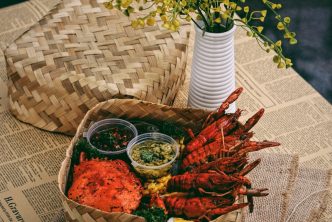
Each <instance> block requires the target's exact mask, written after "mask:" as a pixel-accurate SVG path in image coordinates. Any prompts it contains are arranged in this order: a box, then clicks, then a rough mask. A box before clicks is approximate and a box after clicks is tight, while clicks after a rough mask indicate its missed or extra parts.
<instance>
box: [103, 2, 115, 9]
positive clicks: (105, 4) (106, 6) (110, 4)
mask: <svg viewBox="0 0 332 222" xmlns="http://www.w3.org/2000/svg"><path fill="white" fill-rule="evenodd" d="M104 6H105V8H107V9H113V4H112V2H104Z"/></svg>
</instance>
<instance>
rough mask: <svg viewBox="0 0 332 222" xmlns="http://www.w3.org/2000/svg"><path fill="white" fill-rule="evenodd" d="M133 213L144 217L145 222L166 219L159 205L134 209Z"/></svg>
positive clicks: (157, 221)
mask: <svg viewBox="0 0 332 222" xmlns="http://www.w3.org/2000/svg"><path fill="white" fill-rule="evenodd" d="M134 214H135V215H137V216H140V217H144V218H145V220H146V222H165V221H166V220H167V215H166V214H165V212H164V210H163V209H161V208H159V207H151V208H147V209H146V208H145V209H140V210H136V211H135V212H134Z"/></svg>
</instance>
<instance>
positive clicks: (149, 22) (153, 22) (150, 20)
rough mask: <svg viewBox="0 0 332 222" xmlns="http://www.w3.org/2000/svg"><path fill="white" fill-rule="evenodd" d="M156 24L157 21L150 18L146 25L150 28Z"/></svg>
mask: <svg viewBox="0 0 332 222" xmlns="http://www.w3.org/2000/svg"><path fill="white" fill-rule="evenodd" d="M155 23H156V20H155V19H154V18H153V17H149V18H148V19H147V20H146V24H147V25H149V26H153V25H154V24H155Z"/></svg>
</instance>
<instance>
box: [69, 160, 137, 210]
mask: <svg viewBox="0 0 332 222" xmlns="http://www.w3.org/2000/svg"><path fill="white" fill-rule="evenodd" d="M81 159H82V160H83V161H81V162H80V164H79V165H76V166H74V178H73V184H72V186H71V187H70V189H69V191H68V198H70V199H72V200H74V201H76V202H78V203H80V204H84V205H87V206H90V207H94V208H97V209H100V210H103V211H107V212H126V213H131V212H133V211H134V210H135V209H136V208H137V207H138V206H139V204H140V200H141V198H142V193H141V191H142V185H141V182H140V180H139V179H138V178H137V177H136V176H135V174H134V173H132V172H131V171H130V169H129V167H128V165H127V164H126V163H125V162H124V161H122V160H100V159H92V160H84V158H81Z"/></svg>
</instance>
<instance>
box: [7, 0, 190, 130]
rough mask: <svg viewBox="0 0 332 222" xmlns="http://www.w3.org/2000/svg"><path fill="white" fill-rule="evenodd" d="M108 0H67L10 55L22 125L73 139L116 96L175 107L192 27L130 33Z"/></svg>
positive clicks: (13, 99)
mask: <svg viewBox="0 0 332 222" xmlns="http://www.w3.org/2000/svg"><path fill="white" fill-rule="evenodd" d="M102 2H103V0H89V1H86V0H75V1H73V0H64V1H61V2H60V3H59V4H58V5H56V6H55V8H54V9H52V10H51V11H50V12H49V13H48V14H47V15H46V16H45V17H44V18H43V19H42V20H40V21H39V22H38V23H37V24H36V25H34V26H33V27H32V28H31V29H30V30H29V31H27V32H26V33H24V34H23V35H22V36H21V37H20V38H18V39H17V40H16V41H15V42H14V43H13V44H11V45H10V46H9V47H8V49H7V50H6V52H5V56H6V60H7V63H8V66H7V67H8V77H9V102H10V109H11V111H12V113H13V114H14V115H15V116H16V117H17V118H18V119H20V120H22V121H24V122H28V123H30V124H33V125H34V126H37V127H39V128H43V129H45V130H49V131H58V132H65V133H69V134H74V133H75V130H76V128H77V126H78V124H79V123H80V121H81V120H82V118H83V117H84V115H85V113H86V112H87V111H88V110H89V109H91V108H92V107H93V106H94V105H96V104H97V103H99V102H101V101H105V100H108V99H111V98H137V99H141V100H147V101H151V102H155V103H162V104H168V105H171V104H172V103H173V101H174V98H175V96H176V93H177V91H178V89H179V87H180V86H181V84H182V83H183V81H184V78H185V74H184V70H185V65H186V56H187V55H186V53H187V45H188V40H189V31H190V25H189V24H183V27H182V28H181V29H180V31H179V32H170V31H168V30H165V29H163V28H161V23H160V22H158V25H156V26H153V27H148V26H146V27H145V28H143V29H137V30H135V29H133V28H132V27H131V25H130V20H129V19H128V18H127V17H126V16H124V15H123V14H122V13H121V12H119V11H118V10H108V9H106V8H105V7H104V6H103V4H102Z"/></svg>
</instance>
